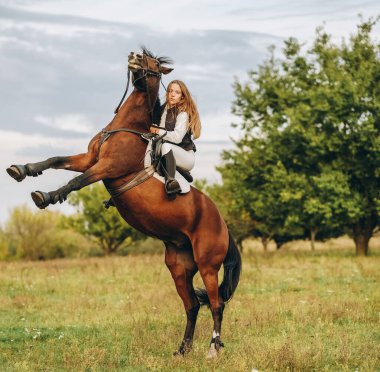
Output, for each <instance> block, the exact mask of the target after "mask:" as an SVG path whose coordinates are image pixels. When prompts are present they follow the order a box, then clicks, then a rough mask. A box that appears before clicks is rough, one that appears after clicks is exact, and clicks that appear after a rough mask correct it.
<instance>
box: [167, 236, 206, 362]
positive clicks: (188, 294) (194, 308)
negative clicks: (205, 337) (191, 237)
mask: <svg viewBox="0 0 380 372" xmlns="http://www.w3.org/2000/svg"><path fill="white" fill-rule="evenodd" d="M165 246H166V251H165V263H166V266H167V267H168V269H169V270H170V273H171V274H172V278H173V280H174V283H175V286H176V288H177V292H178V294H179V296H180V297H181V299H182V301H183V304H184V307H185V311H186V318H187V321H186V329H185V334H184V336H183V340H182V343H181V345H180V346H179V348H178V350H177V351H176V352H175V353H174V355H175V356H183V355H185V354H186V353H188V352H189V351H190V349H191V347H192V344H193V337H194V330H195V324H196V322H197V316H198V311H199V308H200V305H199V302H198V299H197V296H196V294H195V291H194V287H193V277H194V275H195V273H196V272H197V271H198V268H197V266H196V265H195V262H194V257H193V254H192V251H191V248H188V250H186V249H185V248H184V247H180V249H179V250H178V248H177V247H176V246H175V245H173V244H171V243H168V242H166V243H165Z"/></svg>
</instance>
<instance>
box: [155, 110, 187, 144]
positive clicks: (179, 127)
mask: <svg viewBox="0 0 380 372" xmlns="http://www.w3.org/2000/svg"><path fill="white" fill-rule="evenodd" d="M166 114H167V110H166V109H165V110H164V112H163V113H162V116H161V121H160V127H161V128H165V121H166ZM188 127H189V115H188V114H187V112H180V113H179V114H178V115H177V118H176V122H175V127H174V130H171V131H167V134H166V136H165V137H164V139H166V140H168V141H170V142H173V143H181V141H182V139H183V137H184V136H185V134H186V132H187V130H188ZM158 134H159V135H160V136H162V135H163V134H165V129H159V131H158Z"/></svg>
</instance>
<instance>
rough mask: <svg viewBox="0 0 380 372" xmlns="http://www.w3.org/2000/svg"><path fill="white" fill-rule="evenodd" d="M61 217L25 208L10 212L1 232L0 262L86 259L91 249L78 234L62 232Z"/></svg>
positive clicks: (68, 231) (54, 213) (20, 207)
mask: <svg viewBox="0 0 380 372" xmlns="http://www.w3.org/2000/svg"><path fill="white" fill-rule="evenodd" d="M62 217H63V216H62V215H61V214H60V213H58V212H52V211H32V210H31V209H29V208H28V207H27V206H26V205H22V206H19V207H16V208H14V209H13V210H12V211H11V214H10V216H9V219H8V220H7V222H6V224H5V226H4V229H3V230H2V231H1V232H0V259H1V260H5V259H8V260H9V259H20V258H21V259H27V260H42V259H51V258H60V257H78V256H82V255H86V254H87V252H88V250H89V249H90V247H89V246H88V244H87V243H86V242H85V241H84V240H85V239H83V238H82V237H81V236H80V235H79V234H77V233H75V232H73V231H70V230H67V229H62V228H61V226H60V224H61V219H62Z"/></svg>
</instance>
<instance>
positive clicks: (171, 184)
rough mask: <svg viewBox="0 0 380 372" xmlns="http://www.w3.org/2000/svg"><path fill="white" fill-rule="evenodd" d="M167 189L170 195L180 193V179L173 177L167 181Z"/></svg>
mask: <svg viewBox="0 0 380 372" xmlns="http://www.w3.org/2000/svg"><path fill="white" fill-rule="evenodd" d="M165 191H166V193H167V194H168V195H173V194H178V193H180V192H181V191H182V190H181V186H180V185H179V183H178V181H177V180H176V179H174V178H172V179H168V180H166V181H165Z"/></svg>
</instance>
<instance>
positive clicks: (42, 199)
mask: <svg viewBox="0 0 380 372" xmlns="http://www.w3.org/2000/svg"><path fill="white" fill-rule="evenodd" d="M31 196H32V199H33V201H34V204H35V205H36V206H37V207H38V208H40V209H45V208H46V207H47V206H48V205H49V204H50V202H51V197H50V195H49V194H48V193H47V192H43V191H33V192H32V193H31Z"/></svg>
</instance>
